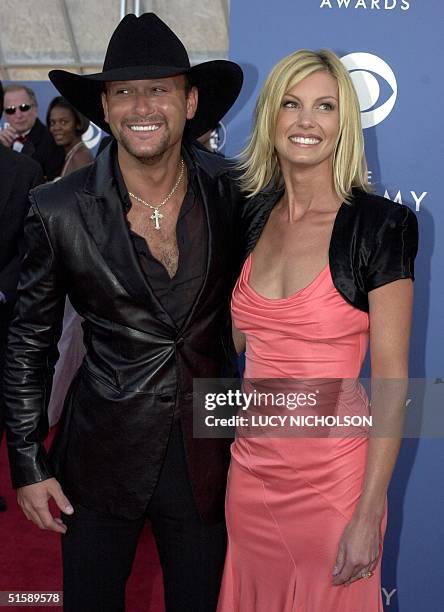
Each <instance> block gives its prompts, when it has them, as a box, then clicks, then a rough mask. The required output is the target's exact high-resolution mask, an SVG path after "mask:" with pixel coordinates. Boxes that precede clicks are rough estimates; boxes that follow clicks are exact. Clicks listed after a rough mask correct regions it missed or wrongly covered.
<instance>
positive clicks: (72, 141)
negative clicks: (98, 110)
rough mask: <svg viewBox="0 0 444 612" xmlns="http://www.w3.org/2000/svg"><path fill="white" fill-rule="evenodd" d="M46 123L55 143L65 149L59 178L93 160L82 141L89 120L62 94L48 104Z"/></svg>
mask: <svg viewBox="0 0 444 612" xmlns="http://www.w3.org/2000/svg"><path fill="white" fill-rule="evenodd" d="M46 124H47V126H48V129H49V131H50V132H51V134H52V137H53V138H54V140H55V141H56V144H58V145H61V146H62V147H63V148H64V149H65V163H64V165H63V169H62V172H61V174H60V178H61V177H63V176H66V175H67V174H69V173H70V172H74V170H78V169H79V168H81V167H82V166H86V165H87V164H90V163H91V162H92V161H94V159H93V156H92V155H91V153H90V151H89V149H88V147H86V146H85V144H84V143H83V141H82V135H83V134H84V133H85V132H86V130H87V129H88V127H89V121H88V119H86V117H84V116H83V115H81V114H80V113H79V111H78V110H76V109H75V108H74V107H73V106H72V104H70V103H69V102H68V101H67V100H65V98H62V96H57V97H56V98H54V99H53V100H52V101H51V103H50V104H49V106H48V111H47V113H46Z"/></svg>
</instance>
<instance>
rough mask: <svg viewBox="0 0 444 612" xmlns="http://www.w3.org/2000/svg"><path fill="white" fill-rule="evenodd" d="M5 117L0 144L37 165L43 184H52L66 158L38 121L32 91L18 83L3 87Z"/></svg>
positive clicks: (36, 106)
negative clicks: (50, 182) (35, 162)
mask: <svg viewBox="0 0 444 612" xmlns="http://www.w3.org/2000/svg"><path fill="white" fill-rule="evenodd" d="M4 113H5V117H4V118H5V122H6V123H7V124H8V125H7V127H6V128H5V129H3V130H1V131H0V143H1V144H2V145H3V146H5V147H8V148H11V149H13V150H14V151H17V152H18V153H25V155H29V156H30V157H32V158H33V159H35V160H36V161H38V162H39V164H40V165H41V167H42V170H43V174H44V175H45V178H46V180H48V181H51V180H53V179H54V178H55V177H56V176H59V174H60V172H61V169H62V166H63V162H64V157H65V154H64V150H63V147H59V146H58V145H56V144H55V142H54V139H53V138H52V136H51V134H50V133H49V132H48V130H47V128H46V127H45V126H44V125H43V123H42V122H41V121H40V119H39V118H38V116H37V114H38V105H37V98H36V96H35V93H34V91H33V90H32V89H30V88H29V87H26V86H25V85H21V84H19V83H15V84H11V85H8V86H7V87H5V94H4Z"/></svg>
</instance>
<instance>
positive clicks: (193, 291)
mask: <svg viewBox="0 0 444 612" xmlns="http://www.w3.org/2000/svg"><path fill="white" fill-rule="evenodd" d="M182 154H183V158H184V161H185V165H186V167H187V171H188V188H187V192H186V194H185V197H184V200H183V202H182V206H181V209H180V213H179V217H178V219H177V225H176V236H177V246H178V250H179V261H178V268H177V272H176V274H175V275H174V276H173V278H170V276H169V274H168V272H167V271H166V269H165V268H164V266H163V265H162V264H161V263H160V261H158V260H157V259H156V258H155V257H153V255H152V254H151V252H150V250H149V247H148V244H147V243H146V240H145V239H144V238H143V237H142V236H140V235H139V234H136V232H133V231H132V230H131V229H130V235H131V239H132V242H133V245H134V250H135V252H136V254H137V257H138V260H139V263H140V267H141V269H142V271H143V273H144V275H145V278H146V280H147V282H148V284H149V285H150V286H151V288H152V290H153V292H154V294H155V296H156V297H157V299H158V300H159V301H160V303H161V304H162V306H163V308H164V309H165V310H166V311H167V312H168V314H169V315H170V317H171V319H172V320H173V322H174V323H175V325H176V327H177V328H178V329H180V328H181V327H182V325H183V324H184V322H185V320H186V318H187V315H188V313H189V312H190V310H191V308H192V306H193V303H194V301H195V299H196V297H197V295H198V292H199V290H200V288H201V286H202V284H203V280H204V276H205V271H206V267H207V248H208V229H207V222H206V216H205V212H204V207H203V203H202V201H201V198H200V197H199V189H198V185H197V179H196V171H195V169H194V166H193V162H192V160H190V158H189V157H188V156H187V155H186V152H185V151H183V152H182ZM114 175H115V178H116V183H117V189H118V191H119V194H120V197H121V200H122V202H123V207H124V212H125V215H128V212H129V210H130V209H131V205H132V204H131V200H130V198H129V196H128V190H127V188H126V186H125V183H124V180H123V177H122V173H121V171H120V167H119V163H118V160H117V154H115V157H114ZM166 207H168V204H166ZM165 213H166V210H165ZM147 214H148V215H151V210H147Z"/></svg>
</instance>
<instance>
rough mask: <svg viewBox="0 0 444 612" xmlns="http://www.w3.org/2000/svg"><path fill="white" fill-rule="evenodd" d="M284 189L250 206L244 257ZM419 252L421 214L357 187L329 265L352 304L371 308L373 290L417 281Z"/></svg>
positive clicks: (340, 221)
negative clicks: (369, 301) (415, 260)
mask: <svg viewBox="0 0 444 612" xmlns="http://www.w3.org/2000/svg"><path fill="white" fill-rule="evenodd" d="M282 194H283V191H282V190H280V191H274V192H262V193H260V194H259V195H258V196H256V197H254V198H252V199H251V200H249V202H248V203H247V204H246V206H245V210H244V215H243V223H244V232H245V234H244V235H245V236H246V240H245V251H244V254H243V259H244V261H245V259H246V258H247V256H248V254H249V253H250V252H251V251H252V250H253V249H254V247H255V246H256V244H257V242H258V240H259V238H260V235H261V233H262V230H263V229H264V227H265V224H266V222H267V220H268V217H269V216H270V213H271V211H272V209H273V207H274V206H275V205H276V204H277V202H278V201H279V200H280V198H281V197H282ZM417 251H418V222H417V219H416V215H415V214H414V213H413V212H412V211H411V210H410V208H408V206H405V205H403V204H397V203H395V202H392V201H390V200H388V199H387V198H383V197H381V196H377V195H373V194H368V193H365V192H363V191H361V190H358V189H356V190H354V191H353V199H352V202H351V203H350V204H348V203H346V202H344V203H343V204H341V206H340V208H339V211H338V213H337V215H336V219H335V222H334V225H333V231H332V236H331V241H330V248H329V263H330V270H331V275H332V279H333V283H334V285H335V287H336V289H337V290H338V291H339V293H340V294H341V295H342V296H343V298H344V299H345V300H346V301H347V302H349V303H350V304H351V305H352V306H355V307H356V308H359V309H360V310H363V311H365V312H368V309H369V306H368V292H369V291H371V290H372V289H376V288H377V287H381V286H382V285H385V284H387V283H390V282H392V281H395V280H399V279H401V278H411V279H414V268H413V264H414V259H415V256H416V253H417Z"/></svg>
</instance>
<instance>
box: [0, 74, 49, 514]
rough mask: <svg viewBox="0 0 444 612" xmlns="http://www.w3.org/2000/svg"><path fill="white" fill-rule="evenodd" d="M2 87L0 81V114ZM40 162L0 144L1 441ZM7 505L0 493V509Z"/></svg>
mask: <svg viewBox="0 0 444 612" xmlns="http://www.w3.org/2000/svg"><path fill="white" fill-rule="evenodd" d="M2 113H3V87H2V84H1V81H0V118H1V116H2ZM41 174H42V172H41V170H40V167H39V165H38V164H37V163H36V162H35V161H33V160H32V159H29V158H27V157H23V156H21V155H18V154H17V153H14V152H13V151H8V150H7V149H5V148H4V147H0V245H1V248H0V442H1V439H2V435H3V392H2V387H3V385H2V380H3V364H4V358H5V348H6V336H7V333H8V327H9V324H10V322H11V318H12V310H13V308H14V302H15V293H16V289H17V281H18V273H19V265H20V254H21V253H20V250H21V246H22V237H23V224H24V221H25V216H26V213H27V212H28V208H29V200H28V193H29V190H30V189H32V187H35V186H36V185H38V184H39V183H41V182H42V176H41ZM5 509H6V504H5V500H4V499H3V498H2V497H0V511H1V510H5Z"/></svg>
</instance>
